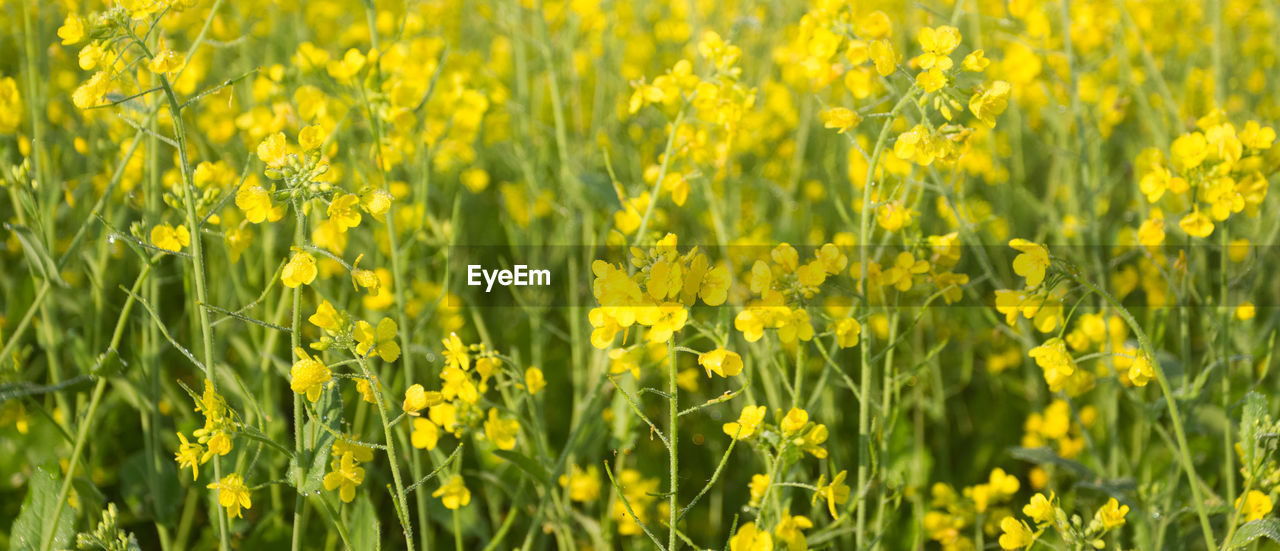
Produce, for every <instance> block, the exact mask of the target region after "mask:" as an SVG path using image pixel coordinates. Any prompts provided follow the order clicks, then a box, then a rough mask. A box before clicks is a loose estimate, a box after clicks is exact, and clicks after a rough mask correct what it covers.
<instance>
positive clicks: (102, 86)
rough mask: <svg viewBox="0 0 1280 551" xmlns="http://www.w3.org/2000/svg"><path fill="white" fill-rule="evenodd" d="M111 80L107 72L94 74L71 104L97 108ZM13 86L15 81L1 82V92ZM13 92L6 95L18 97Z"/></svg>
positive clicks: (14, 89)
mask: <svg viewBox="0 0 1280 551" xmlns="http://www.w3.org/2000/svg"><path fill="white" fill-rule="evenodd" d="M110 79H111V77H110V76H109V75H108V74H107V72H106V71H98V72H96V73H94V74H93V76H91V77H89V80H86V81H85V82H84V84H81V85H80V87H78V88H76V91H75V92H72V93H71V102H72V103H74V104H75V106H76V107H78V108H80V109H88V108H90V107H97V106H98V105H99V104H101V103H102V97H103V96H105V95H106V94H107V89H108V88H109V87H110V86H111V81H110ZM12 85H13V79H11V78H5V79H4V80H2V81H0V92H2V91H3V90H4V89H5V88H12ZM12 90H13V92H12V93H11V94H6V95H11V96H13V97H17V92H16V88H12ZM10 104H11V106H14V105H15V104H14V103H13V102H12V101H11V102H10ZM21 106H22V105H21V104H16V107H19V108H20V107H21ZM11 126H16V125H11Z"/></svg>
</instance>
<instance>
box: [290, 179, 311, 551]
mask: <svg viewBox="0 0 1280 551" xmlns="http://www.w3.org/2000/svg"><path fill="white" fill-rule="evenodd" d="M302 204H303V201H301V200H298V201H295V202H294V204H293V210H294V220H295V221H294V225H293V243H294V245H295V246H298V247H301V246H303V245H305V244H306V233H305V232H306V225H307V218H306V216H304V215H303V214H302ZM290 329H291V330H290V331H289V345H290V350H289V354H290V355H292V356H293V361H295V362H297V361H299V360H301V359H302V358H299V357H298V352H297V350H298V349H299V348H301V347H302V332H301V329H302V286H301V285H299V286H297V287H294V288H293V320H292V323H291V324H290ZM292 394H293V449H294V452H295V457H297V458H298V461H297V469H296V470H295V471H294V473H295V475H296V476H295V478H294V489H295V490H297V495H295V496H294V499H293V537H292V539H291V543H290V549H292V550H293V551H298V550H299V548H300V546H301V544H302V525H303V522H302V511H303V508H304V507H305V506H306V496H305V495H304V494H303V492H302V487H303V485H304V484H305V483H306V480H307V472H306V471H307V467H306V465H304V464H303V461H302V457H303V446H302V436H303V435H302V427H303V415H302V395H301V394H298V393H296V392H294V393H292Z"/></svg>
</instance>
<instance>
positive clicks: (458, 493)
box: [431, 474, 471, 509]
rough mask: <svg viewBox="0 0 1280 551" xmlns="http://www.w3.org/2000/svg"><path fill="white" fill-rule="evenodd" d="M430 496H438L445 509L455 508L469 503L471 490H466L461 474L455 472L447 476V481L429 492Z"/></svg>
mask: <svg viewBox="0 0 1280 551" xmlns="http://www.w3.org/2000/svg"><path fill="white" fill-rule="evenodd" d="M431 497H438V498H440V501H441V502H442V503H444V506H445V508H446V509H457V508H459V507H466V506H467V504H469V503H471V490H468V489H467V486H466V484H464V483H463V481H462V475H457V474H455V475H453V476H451V477H449V481H448V482H445V483H444V484H442V485H441V486H440V488H439V489H437V490H436V491H434V492H431Z"/></svg>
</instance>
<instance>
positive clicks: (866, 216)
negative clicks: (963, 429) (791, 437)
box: [849, 86, 919, 545]
mask: <svg viewBox="0 0 1280 551" xmlns="http://www.w3.org/2000/svg"><path fill="white" fill-rule="evenodd" d="M918 91H919V88H917V87H915V86H912V87H911V89H910V90H908V91H907V93H905V94H903V96H902V99H900V100H898V103H897V104H896V105H894V106H893V110H891V111H890V112H889V116H888V117H887V118H886V119H885V123H884V126H883V127H882V128H881V129H880V136H879V137H878V138H876V145H875V148H874V149H872V152H871V159H869V160H868V164H867V177H866V178H865V179H864V180H863V184H862V185H863V188H862V212H860V213H858V214H859V216H860V220H859V223H858V258H859V264H860V266H859V270H860V272H861V274H860V276H859V279H858V282H859V285H861V288H862V293H863V298H862V300H861V301H860V302H859V304H860V305H861V307H862V314H863V315H864V317H865V315H866V314H867V311H868V309H869V307H868V305H867V301H866V294H867V293H868V292H869V291H870V289H869V286H868V285H867V263H868V262H869V261H870V258H869V256H868V254H867V253H868V250H869V246H868V237H869V236H870V234H871V231H870V230H871V215H870V213H871V192H872V188H873V187H874V186H875V185H876V183H875V181H874V180H873V179H872V178H874V177H875V173H876V165H877V164H878V163H879V162H880V155H881V154H882V153H883V152H884V147H885V144H886V143H888V141H889V133H890V132H891V131H892V130H893V120H894V119H895V118H897V116H898V113H900V112H901V111H902V109H903V108H905V107H906V106H907V105H908V104H910V103H911V100H913V99H914V98H915V96H916V94H917V92H918ZM870 341H871V338H870V335H867V338H865V339H863V341H862V346H859V347H858V350H859V356H860V360H861V361H860V366H861V371H862V373H861V380H860V381H859V383H858V387H859V393H860V398H859V400H858V485H857V486H856V487H855V488H854V490H855V492H856V494H857V498H856V499H853V500H850V503H849V506H850V507H852V508H856V509H857V520H856V522H855V528H854V534H855V538H856V541H857V543H858V545H862V544H863V543H865V542H866V526H867V513H866V508H865V507H862V506H861V504H862V502H863V500H864V499H865V497H866V493H867V492H866V491H865V490H866V487H867V479H868V478H869V477H870V474H871V470H870V461H869V459H870V458H869V457H867V456H868V454H870V452H871V419H870V415H871V407H870V406H871V403H870V398H871V354H870V350H869V348H870V344H871V343H870Z"/></svg>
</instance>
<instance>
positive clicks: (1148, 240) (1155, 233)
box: [1138, 217, 1164, 247]
mask: <svg viewBox="0 0 1280 551" xmlns="http://www.w3.org/2000/svg"><path fill="white" fill-rule="evenodd" d="M1162 243H1164V217H1156V218H1150V219H1148V220H1145V221H1143V222H1142V225H1141V226H1138V244H1140V245H1142V246H1143V247H1159V246H1160V245H1161V244H1162Z"/></svg>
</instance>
